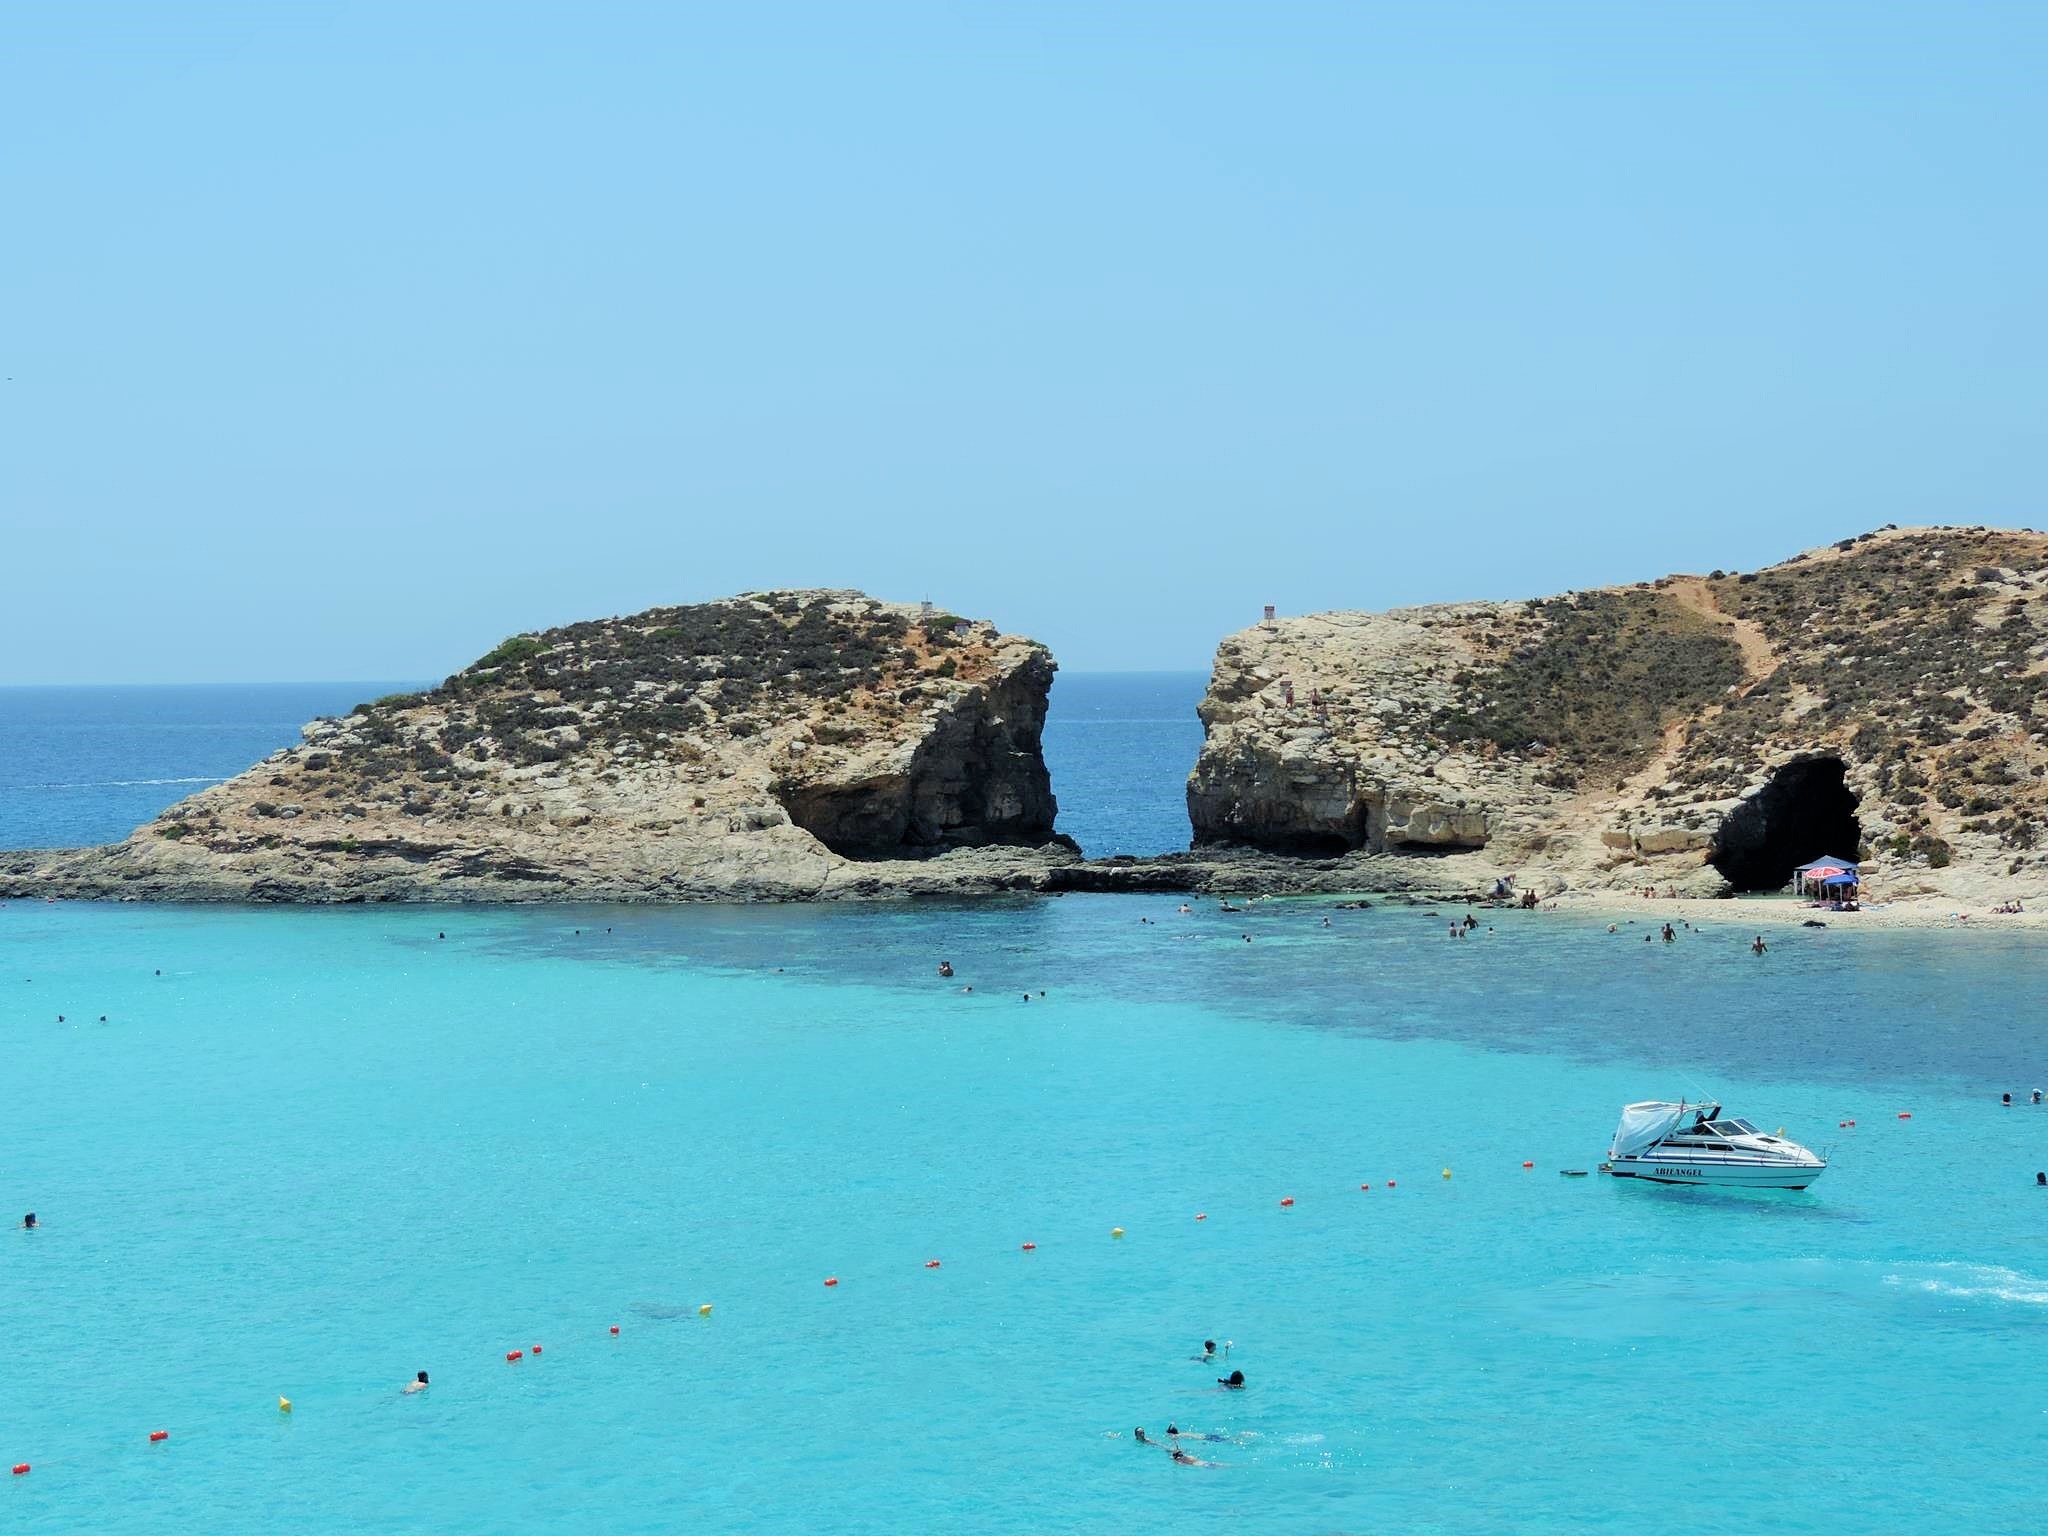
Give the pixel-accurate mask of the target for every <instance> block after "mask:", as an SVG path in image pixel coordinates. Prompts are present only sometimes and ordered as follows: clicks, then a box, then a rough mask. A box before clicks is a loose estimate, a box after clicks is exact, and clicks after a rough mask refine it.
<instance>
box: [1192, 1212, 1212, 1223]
mask: <svg viewBox="0 0 2048 1536" xmlns="http://www.w3.org/2000/svg"><path fill="white" fill-rule="evenodd" d="M1208 1219H1209V1213H1208V1212H1207V1211H1197V1212H1195V1220H1197V1221H1207V1220H1208Z"/></svg>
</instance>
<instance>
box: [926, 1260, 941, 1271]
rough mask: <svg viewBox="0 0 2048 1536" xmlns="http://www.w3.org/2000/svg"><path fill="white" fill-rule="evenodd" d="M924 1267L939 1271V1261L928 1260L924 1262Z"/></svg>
mask: <svg viewBox="0 0 2048 1536" xmlns="http://www.w3.org/2000/svg"><path fill="white" fill-rule="evenodd" d="M924 1267H925V1268H926V1269H937V1268H938V1267H939V1261H938V1260H937V1259H926V1260H925V1261H924Z"/></svg>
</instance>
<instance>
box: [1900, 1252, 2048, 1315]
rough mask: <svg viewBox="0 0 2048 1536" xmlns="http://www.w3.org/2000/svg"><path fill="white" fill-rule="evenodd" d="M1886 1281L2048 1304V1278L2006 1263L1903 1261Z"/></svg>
mask: <svg viewBox="0 0 2048 1536" xmlns="http://www.w3.org/2000/svg"><path fill="white" fill-rule="evenodd" d="M1884 1283H1885V1284H1886V1285H1890V1286H1896V1287H1898V1288H1900V1289H1902V1290H1908V1291H1916V1292H1919V1293H1921V1294H1923V1295H1928V1296H1946V1297H1953V1298H1955V1299H1956V1300H1960V1301H1979V1300H1991V1301H2009V1302H2014V1303H2017V1304H2019V1305H2021V1306H2030V1307H2048V1280H2044V1279H2042V1278H2041V1277H2040V1276H2038V1275H2029V1274H2025V1273H2023V1272H2022V1271H2020V1270H2017V1269H2008V1268H2007V1267H2006V1266H2005V1265H2003V1264H1970V1263H1966V1262H1963V1261H1961V1260H1954V1261H1949V1262H1933V1263H1926V1264H1911V1265H1901V1266H1898V1267H1896V1268H1894V1269H1891V1270H1889V1271H1888V1272H1887V1273H1886V1275H1885V1276H1884Z"/></svg>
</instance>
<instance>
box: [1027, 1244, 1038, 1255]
mask: <svg viewBox="0 0 2048 1536" xmlns="http://www.w3.org/2000/svg"><path fill="white" fill-rule="evenodd" d="M1024 1252H1026V1253H1036V1252H1038V1244H1036V1243H1026V1244H1025V1245H1024Z"/></svg>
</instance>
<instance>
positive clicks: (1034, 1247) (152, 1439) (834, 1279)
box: [9, 1110, 2048, 1477]
mask: <svg viewBox="0 0 2048 1536" xmlns="http://www.w3.org/2000/svg"><path fill="white" fill-rule="evenodd" d="M1898 1118H1899V1119H1900V1120H1910V1119H1912V1118H1913V1114H1912V1111H1910V1110H1900V1111H1898ZM1855 1124H1856V1122H1855V1121H1854V1120H1848V1119H1845V1120H1841V1121H1839V1122H1837V1127H1838V1129H1842V1130H1849V1129H1853V1128H1854V1127H1855ZM1535 1166H1536V1164H1535V1161H1534V1160H1533V1159H1527V1158H1525V1159H1523V1160H1522V1162H1521V1167H1522V1168H1523V1169H1524V1170H1528V1169H1533V1168H1534V1167H1535ZM1599 1167H1600V1171H1601V1172H1603V1173H1605V1172H1607V1171H1608V1165H1607V1164H1606V1163H1601V1164H1600V1165H1599ZM1558 1172H1559V1173H1560V1174H1561V1175H1563V1176H1564V1177H1565V1178H1568V1179H1583V1178H1586V1177H1587V1176H1588V1173H1589V1170H1587V1169H1584V1168H1560V1169H1558ZM1450 1177H1451V1170H1450V1169H1449V1168H1445V1169H1444V1170H1443V1172H1442V1178H1443V1179H1444V1180H1445V1181H1448V1180H1449V1179H1450ZM2044 1182H2048V1176H2044ZM1373 1187H1374V1186H1373V1184H1372V1183H1371V1182H1370V1181H1367V1182H1365V1183H1362V1184H1360V1185H1359V1186H1358V1189H1359V1192H1360V1193H1362V1194H1370V1193H1371V1192H1372V1190H1373ZM1386 1187H1387V1188H1388V1189H1395V1188H1398V1187H1399V1181H1397V1180H1394V1179H1388V1180H1387V1181H1386ZM1296 1198H1297V1197H1295V1196H1294V1195H1283V1196H1281V1197H1280V1200H1279V1205H1280V1208H1281V1209H1283V1210H1289V1209H1292V1208H1293V1207H1294V1206H1295V1204H1296ZM1194 1219H1195V1220H1196V1221H1198V1222H1202V1221H1207V1220H1208V1219H1209V1213H1208V1212H1207V1211H1196V1212H1195V1213H1194ZM1109 1236H1110V1238H1111V1239H1112V1240H1121V1239H1122V1238H1124V1237H1125V1236H1126V1232H1125V1229H1124V1228H1122V1227H1111V1228H1110V1229H1109ZM1018 1251H1020V1252H1023V1253H1036V1252H1037V1251H1038V1244H1037V1243H1036V1242H1024V1243H1020V1244H1019V1245H1018ZM924 1267H925V1268H926V1269H927V1270H936V1269H942V1268H944V1265H943V1263H942V1262H941V1261H940V1260H938V1259H936V1258H931V1259H926V1260H925V1261H924ZM839 1288H840V1279H839V1276H837V1275H827V1276H826V1277H825V1289H827V1290H835V1291H836V1290H838V1289H839ZM711 1315H712V1304H711V1303H710V1302H708V1301H707V1302H703V1303H701V1304H700V1305H699V1306H698V1307H697V1316H698V1317H700V1318H706V1319H708V1318H709V1317H711ZM608 1334H609V1336H610V1337H612V1338H615V1339H616V1338H618V1337H619V1336H620V1335H619V1325H618V1324H617V1323H613V1324H611V1325H610V1327H609V1329H608ZM541 1353H542V1347H541V1346H540V1345H539V1344H531V1345H528V1346H526V1347H525V1348H523V1349H509V1350H507V1351H506V1352H505V1362H506V1364H508V1365H516V1364H518V1363H520V1362H521V1361H522V1360H524V1359H526V1358H527V1356H529V1355H531V1356H532V1357H533V1358H534V1359H536V1360H537V1359H539V1358H540V1356H541ZM277 1411H278V1412H279V1413H280V1414H289V1413H291V1411H292V1400H291V1399H290V1398H289V1397H284V1396H280V1397H279V1398H278V1399H277ZM170 1438H171V1432H170V1431H169V1430H168V1429H153V1430H151V1431H149V1441H148V1443H149V1444H151V1445H161V1444H164V1443H165V1442H167V1441H168V1440H169V1439H170ZM30 1465H31V1464H30V1463H29V1462H26V1461H19V1462H15V1463H13V1464H12V1466H11V1467H10V1469H9V1470H10V1471H11V1472H12V1474H13V1475H14V1476H15V1477H25V1476H27V1475H28V1473H29V1470H30Z"/></svg>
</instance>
